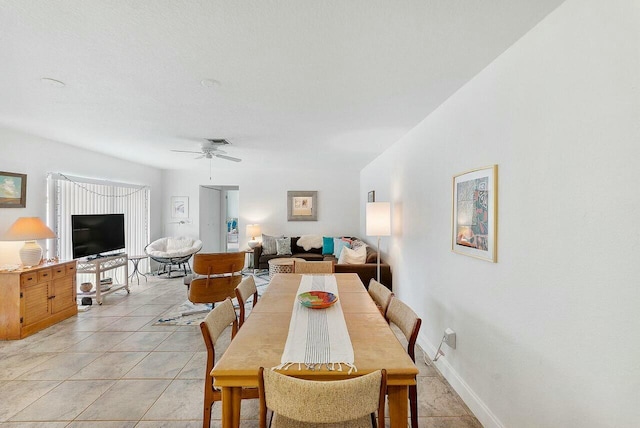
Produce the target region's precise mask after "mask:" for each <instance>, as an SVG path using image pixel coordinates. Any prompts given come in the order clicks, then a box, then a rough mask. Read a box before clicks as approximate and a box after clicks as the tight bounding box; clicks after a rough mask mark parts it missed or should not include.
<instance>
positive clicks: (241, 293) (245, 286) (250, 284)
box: [235, 276, 258, 328]
mask: <svg viewBox="0 0 640 428" xmlns="http://www.w3.org/2000/svg"><path fill="white" fill-rule="evenodd" d="M235 291H236V298H237V299H238V306H240V316H239V317H238V328H240V327H242V324H244V319H245V316H246V309H245V305H246V304H247V300H249V298H250V297H251V295H253V305H252V306H251V307H252V308H253V307H255V306H256V303H258V288H257V287H256V281H255V279H253V276H248V277H246V278H245V279H243V280H242V281H240V285H238V286H237V287H236V290H235Z"/></svg>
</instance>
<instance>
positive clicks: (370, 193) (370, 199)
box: [367, 190, 376, 202]
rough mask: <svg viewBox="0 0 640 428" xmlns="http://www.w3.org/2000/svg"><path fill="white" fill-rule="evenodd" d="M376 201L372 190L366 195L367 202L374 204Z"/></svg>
mask: <svg viewBox="0 0 640 428" xmlns="http://www.w3.org/2000/svg"><path fill="white" fill-rule="evenodd" d="M375 201H376V191H375V190H372V191H370V192H369V193H367V202H375Z"/></svg>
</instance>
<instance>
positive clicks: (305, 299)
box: [298, 291, 338, 309]
mask: <svg viewBox="0 0 640 428" xmlns="http://www.w3.org/2000/svg"><path fill="white" fill-rule="evenodd" d="M298 300H299V301H300V303H302V306H306V307H307V308H311V309H324V308H328V307H329V306H331V305H333V304H334V303H335V302H337V301H338V296H336V295H335V294H333V293H329V292H327V291H307V292H306V293H301V294H298Z"/></svg>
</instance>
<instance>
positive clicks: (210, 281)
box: [188, 252, 245, 303]
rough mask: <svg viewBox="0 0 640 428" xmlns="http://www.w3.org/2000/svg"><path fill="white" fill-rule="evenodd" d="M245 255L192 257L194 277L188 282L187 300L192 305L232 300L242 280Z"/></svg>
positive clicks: (200, 255)
mask: <svg viewBox="0 0 640 428" xmlns="http://www.w3.org/2000/svg"><path fill="white" fill-rule="evenodd" d="M244 262H245V254H244V253H242V252H239V253H197V254H195V255H194V256H193V271H194V272H195V274H196V275H195V276H194V277H193V279H191V280H190V281H189V284H188V286H189V300H190V301H191V302H193V303H215V302H222V301H223V300H224V299H226V298H227V297H230V298H232V299H233V298H234V297H235V296H236V295H235V288H236V287H237V286H238V284H240V281H241V280H242V269H244Z"/></svg>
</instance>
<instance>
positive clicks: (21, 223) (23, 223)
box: [2, 217, 56, 241]
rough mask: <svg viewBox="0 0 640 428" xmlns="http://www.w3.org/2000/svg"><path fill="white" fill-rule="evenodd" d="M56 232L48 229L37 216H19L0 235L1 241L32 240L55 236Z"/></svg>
mask: <svg viewBox="0 0 640 428" xmlns="http://www.w3.org/2000/svg"><path fill="white" fill-rule="evenodd" d="M55 237H56V234H55V233H53V230H51V229H49V228H48V227H47V225H46V224H44V223H43V221H42V220H40V218H39V217H20V218H19V219H17V220H16V221H15V222H14V223H13V224H12V225H11V227H10V228H9V230H7V231H6V232H5V233H4V235H2V240H3V241H33V240H36V239H51V238H55Z"/></svg>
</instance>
